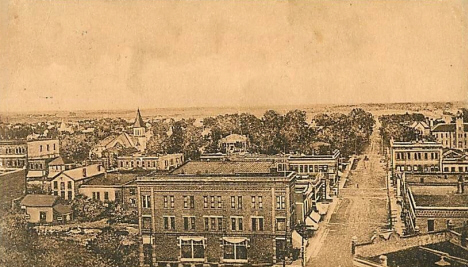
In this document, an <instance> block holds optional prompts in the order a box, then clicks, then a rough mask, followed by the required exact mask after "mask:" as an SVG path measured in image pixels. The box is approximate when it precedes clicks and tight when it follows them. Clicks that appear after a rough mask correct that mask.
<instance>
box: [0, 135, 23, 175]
mask: <svg viewBox="0 0 468 267" xmlns="http://www.w3.org/2000/svg"><path fill="white" fill-rule="evenodd" d="M27 149H28V147H27V144H26V141H24V140H2V141H0V170H8V169H20V168H24V167H25V166H26V163H27Z"/></svg>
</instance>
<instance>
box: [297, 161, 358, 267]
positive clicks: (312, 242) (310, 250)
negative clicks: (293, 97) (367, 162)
mask: <svg viewBox="0 0 468 267" xmlns="http://www.w3.org/2000/svg"><path fill="white" fill-rule="evenodd" d="M353 163H354V157H352V158H351V159H350V164H348V166H347V167H346V170H345V171H344V172H343V176H342V177H341V178H340V180H339V185H338V188H339V190H341V189H343V188H344V186H345V185H346V182H347V181H348V176H349V173H350V171H351V167H352V166H353ZM339 190H338V192H339ZM339 203H340V198H339V195H338V196H333V197H332V201H331V202H330V204H329V205H330V206H329V207H328V211H327V214H326V215H325V216H324V217H323V218H322V220H321V221H320V223H319V229H318V230H317V231H316V232H315V234H314V236H312V237H311V238H309V239H308V240H307V241H308V242H307V246H306V248H305V254H306V255H305V259H306V260H305V262H306V263H307V262H308V261H309V260H310V259H311V258H313V257H317V255H318V253H319V252H320V248H321V247H322V245H323V243H324V242H325V239H326V238H327V235H328V232H329V231H330V230H329V229H328V223H329V222H330V219H331V217H332V215H333V213H334V212H335V209H336V207H337V206H338V205H339ZM289 266H302V259H300V258H299V259H298V260H295V261H293V262H292V263H291V264H290V265H289Z"/></svg>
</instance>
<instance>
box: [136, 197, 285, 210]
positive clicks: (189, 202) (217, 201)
mask: <svg viewBox="0 0 468 267" xmlns="http://www.w3.org/2000/svg"><path fill="white" fill-rule="evenodd" d="M243 198H244V197H243V196H231V209H242V208H243ZM141 200H142V203H141V204H142V207H143V208H151V196H149V195H142V197H141ZM183 201H184V202H183V203H184V206H183V207H184V209H194V208H195V197H194V196H183ZM163 207H164V208H165V209H168V208H170V209H173V208H175V197H174V196H163ZM250 207H251V208H252V209H263V197H262V196H251V203H250ZM203 208H205V209H208V208H212V209H216V208H217V209H221V208H223V198H222V196H203ZM276 209H278V210H284V209H286V197H285V196H283V195H282V196H276Z"/></svg>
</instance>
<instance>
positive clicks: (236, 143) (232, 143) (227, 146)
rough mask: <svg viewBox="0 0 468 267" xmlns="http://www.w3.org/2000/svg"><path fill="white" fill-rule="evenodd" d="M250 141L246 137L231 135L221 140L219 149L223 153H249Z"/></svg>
mask: <svg viewBox="0 0 468 267" xmlns="http://www.w3.org/2000/svg"><path fill="white" fill-rule="evenodd" d="M248 141H249V139H248V138H247V136H245V135H240V134H230V135H228V136H226V137H224V138H221V140H219V149H220V150H221V152H223V153H227V154H232V153H245V152H247V146H248Z"/></svg>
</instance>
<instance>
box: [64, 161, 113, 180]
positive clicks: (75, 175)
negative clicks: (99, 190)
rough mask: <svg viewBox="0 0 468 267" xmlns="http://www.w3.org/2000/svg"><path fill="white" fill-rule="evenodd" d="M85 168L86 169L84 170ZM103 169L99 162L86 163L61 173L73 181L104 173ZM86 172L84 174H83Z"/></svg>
mask: <svg viewBox="0 0 468 267" xmlns="http://www.w3.org/2000/svg"><path fill="white" fill-rule="evenodd" d="M85 169H86V171H84V170H85ZM104 173H105V170H104V167H102V166H101V165H99V164H93V165H88V166H84V167H80V168H75V169H71V170H66V171H63V172H62V174H63V175H66V176H68V177H70V178H71V179H72V180H74V181H79V180H83V179H87V178H91V177H95V176H98V175H101V174H104ZM84 174H86V175H84Z"/></svg>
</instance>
